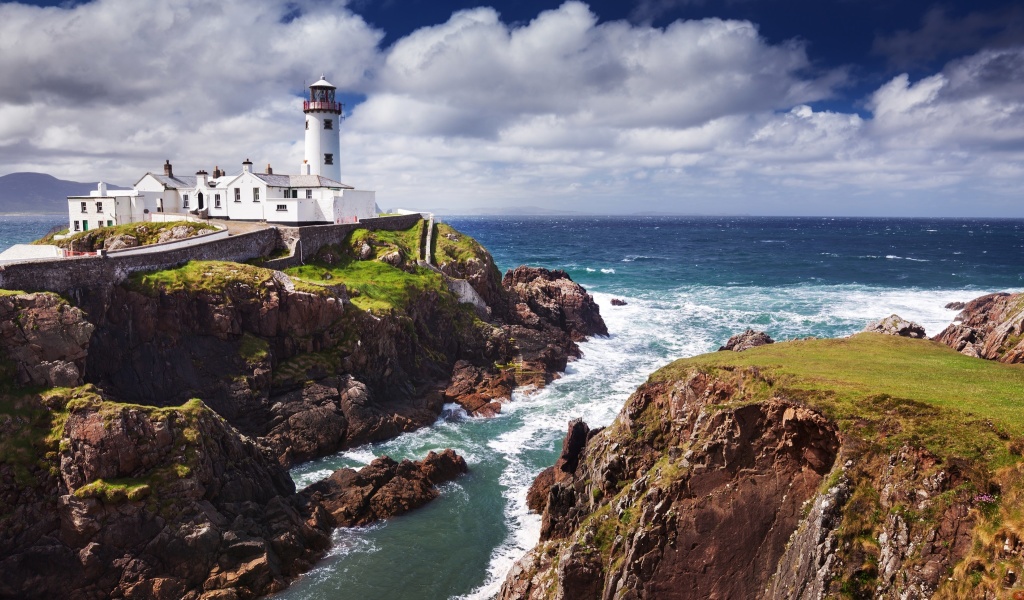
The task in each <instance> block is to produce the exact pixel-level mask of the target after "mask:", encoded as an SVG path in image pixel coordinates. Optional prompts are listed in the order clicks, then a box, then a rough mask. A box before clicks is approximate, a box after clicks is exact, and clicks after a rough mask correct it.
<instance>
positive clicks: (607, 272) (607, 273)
mask: <svg viewBox="0 0 1024 600" xmlns="http://www.w3.org/2000/svg"><path fill="white" fill-rule="evenodd" d="M601 272H602V273H604V274H605V275H614V274H615V269H601Z"/></svg>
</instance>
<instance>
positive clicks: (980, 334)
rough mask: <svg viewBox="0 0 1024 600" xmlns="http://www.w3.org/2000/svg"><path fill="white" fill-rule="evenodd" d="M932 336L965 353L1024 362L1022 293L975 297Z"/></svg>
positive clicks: (1003, 360) (1023, 306) (1001, 360)
mask: <svg viewBox="0 0 1024 600" xmlns="http://www.w3.org/2000/svg"><path fill="white" fill-rule="evenodd" d="M933 339H935V340H936V341H939V342H941V343H943V344H946V345H947V346H949V347H950V348H953V349H954V350H956V351H957V352H960V353H962V354H966V355H967V356H974V357H977V358H986V359H989V360H998V361H1000V362H1004V363H1024V294H989V295H987V296H982V297H980V298H975V299H974V300H971V301H970V302H968V303H967V304H966V305H965V306H964V308H963V310H962V311H960V314H958V315H957V316H956V319H955V320H954V322H953V323H952V324H951V325H950V326H949V327H947V328H946V329H945V330H943V331H942V333H940V334H939V335H937V336H935V338H933Z"/></svg>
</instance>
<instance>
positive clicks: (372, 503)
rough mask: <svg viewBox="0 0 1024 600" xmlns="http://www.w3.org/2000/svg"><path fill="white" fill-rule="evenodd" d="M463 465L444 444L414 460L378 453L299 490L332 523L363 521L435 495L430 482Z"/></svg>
mask: <svg viewBox="0 0 1024 600" xmlns="http://www.w3.org/2000/svg"><path fill="white" fill-rule="evenodd" d="M466 470H467V467H466V461H465V460H464V459H463V458H462V457H461V456H459V455H457V454H455V452H453V451H452V450H450V449H448V450H445V451H444V452H442V453H441V454H435V453H434V452H431V453H430V454H428V455H427V457H426V458H425V459H424V460H422V461H417V462H412V461H409V460H403V461H402V462H395V461H394V460H392V459H390V458H388V457H387V456H382V457H380V458H377V459H376V460H374V461H373V462H371V463H370V464H369V465H367V466H365V467H363V468H362V469H360V470H359V471H355V470H353V469H338V470H337V471H335V472H334V473H333V474H331V476H330V477H328V478H327V479H324V480H322V481H318V482H317V483H314V484H313V485H311V486H309V487H307V488H306V489H304V490H302V492H301V494H302V495H303V496H305V497H307V498H309V499H310V501H315V502H317V503H319V504H320V505H322V506H323V507H324V508H325V509H326V510H327V511H328V512H329V513H330V515H331V517H332V519H333V522H334V524H335V525H336V526H341V527H351V526H354V525H365V524H367V523H372V522H374V521H377V520H380V519H387V518H389V517H393V516H396V515H400V514H402V513H405V512H408V511H410V510H412V509H414V508H418V507H420V506H422V505H423V504H426V503H427V502H429V501H430V500H433V499H434V498H436V497H437V494H438V492H437V489H436V488H435V486H436V485H439V484H441V483H444V482H446V481H450V480H452V479H454V478H455V477H458V476H459V475H461V474H463V473H465V472H466Z"/></svg>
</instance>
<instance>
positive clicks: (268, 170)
mask: <svg viewBox="0 0 1024 600" xmlns="http://www.w3.org/2000/svg"><path fill="white" fill-rule="evenodd" d="M273 174H274V170H273V169H271V168H270V163H267V175H273Z"/></svg>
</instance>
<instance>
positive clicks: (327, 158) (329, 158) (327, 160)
mask: <svg viewBox="0 0 1024 600" xmlns="http://www.w3.org/2000/svg"><path fill="white" fill-rule="evenodd" d="M324 164H325V165H333V164H334V155H333V154H324Z"/></svg>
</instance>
